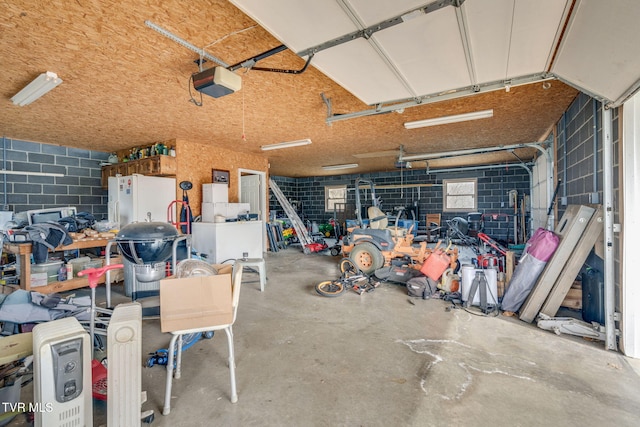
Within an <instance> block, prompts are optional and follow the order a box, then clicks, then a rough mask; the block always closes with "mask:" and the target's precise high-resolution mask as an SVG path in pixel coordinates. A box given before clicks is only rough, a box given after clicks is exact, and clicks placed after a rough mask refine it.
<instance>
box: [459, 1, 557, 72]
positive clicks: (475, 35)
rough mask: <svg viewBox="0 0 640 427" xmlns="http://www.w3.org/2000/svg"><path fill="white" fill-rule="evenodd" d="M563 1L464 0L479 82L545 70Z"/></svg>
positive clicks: (464, 9) (464, 10) (464, 11)
mask: <svg viewBox="0 0 640 427" xmlns="http://www.w3.org/2000/svg"><path fill="white" fill-rule="evenodd" d="M565 7H566V1H558V0H541V1H537V2H523V1H514V0H485V1H482V2H479V1H472V0H469V1H466V2H465V3H464V4H463V6H462V10H463V13H464V16H465V19H466V22H467V27H468V34H469V39H470V44H471V52H472V55H473V63H474V64H475V70H476V77H477V79H478V81H480V82H489V81H496V80H501V79H505V78H512V77H518V76H523V75H529V74H534V73H539V72H541V71H542V70H544V69H545V66H546V63H547V60H548V59H549V56H550V54H551V52H552V49H553V43H554V39H555V35H556V32H557V31H558V27H559V25H560V22H561V21H562V17H563V13H564V10H565Z"/></svg>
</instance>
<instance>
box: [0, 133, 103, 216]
mask: <svg viewBox="0 0 640 427" xmlns="http://www.w3.org/2000/svg"><path fill="white" fill-rule="evenodd" d="M0 148H2V161H3V167H2V169H5V170H8V171H14V172H39V173H59V174H62V175H63V176H62V177H52V176H38V175H27V174H24V175H23V174H3V175H2V176H0V180H2V184H0V190H2V194H0V204H2V205H8V209H9V210H12V211H13V212H15V213H18V212H24V211H26V210H30V209H43V208H52V207H60V206H75V207H76V208H77V210H78V212H90V213H92V214H93V215H94V216H95V217H96V219H98V220H100V219H106V216H107V197H108V196H107V191H106V190H103V189H102V186H101V166H100V163H102V162H106V160H107V157H108V156H109V153H103V152H100V151H93V150H83V149H77V148H67V147H62V146H57V145H50V144H41V143H37V142H29V141H21V140H17V139H9V138H2V139H0Z"/></svg>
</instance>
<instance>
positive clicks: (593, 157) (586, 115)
mask: <svg viewBox="0 0 640 427" xmlns="http://www.w3.org/2000/svg"><path fill="white" fill-rule="evenodd" d="M611 119H612V125H611V138H612V142H613V156H612V157H613V164H612V165H611V166H612V167H613V192H614V200H613V211H614V222H616V223H620V214H619V213H620V200H619V197H616V196H615V195H616V194H619V190H620V184H619V179H618V177H619V166H620V155H619V153H620V135H619V121H620V119H621V117H620V109H618V108H615V109H613V110H612V111H611ZM556 131H557V135H558V137H557V147H556V159H557V162H556V163H557V174H558V178H559V179H562V184H561V185H560V189H559V191H558V199H557V200H556V206H557V208H558V215H557V216H556V218H557V219H558V220H559V219H560V218H561V217H562V215H563V214H564V211H565V210H566V205H572V204H592V203H594V204H602V203H603V191H602V189H603V162H602V149H603V136H602V103H600V102H597V101H595V100H594V99H592V98H591V97H589V96H587V95H585V94H580V95H578V96H577V97H576V99H575V101H574V102H573V103H572V104H571V106H570V107H569V108H568V109H567V111H566V112H565V113H564V115H563V116H562V118H561V120H560V121H559V122H558V124H557V125H556ZM596 195H597V196H596ZM563 197H564V198H565V199H564V200H563V199H562V198H563ZM565 200H566V205H565V204H564V203H563V202H565ZM614 246H615V249H614V252H615V253H616V260H615V262H616V268H615V283H616V310H619V309H620V304H619V301H620V285H619V284H620V274H619V272H620V268H619V267H620V257H619V254H620V250H619V249H620V241H619V235H617V234H616V235H615V236H614ZM586 267H592V268H595V269H597V270H599V271H601V272H602V271H604V261H603V260H602V259H601V258H600V257H598V256H597V255H596V254H595V252H594V251H592V252H591V254H590V255H589V257H588V258H587V261H586V263H585V266H584V267H583V271H584V269H585V268H586Z"/></svg>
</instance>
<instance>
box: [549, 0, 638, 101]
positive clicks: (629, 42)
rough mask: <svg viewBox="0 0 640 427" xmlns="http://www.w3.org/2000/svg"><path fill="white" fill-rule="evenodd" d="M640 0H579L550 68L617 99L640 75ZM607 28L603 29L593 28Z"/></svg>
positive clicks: (602, 94)
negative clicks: (612, 3) (612, 4)
mask: <svg viewBox="0 0 640 427" xmlns="http://www.w3.org/2000/svg"><path fill="white" fill-rule="evenodd" d="M638 25H640V2H639V1H637V0H616V7H611V5H610V4H609V2H604V1H600V0H582V1H580V2H579V4H578V9H577V10H576V11H574V19H572V21H571V23H570V26H569V28H568V30H567V34H566V35H565V38H564V42H563V43H562V46H561V48H560V51H559V54H558V58H557V59H556V61H555V63H554V66H553V69H552V72H553V73H555V74H557V75H558V76H560V77H562V78H564V79H566V80H568V81H569V82H571V83H573V84H575V85H576V86H579V87H581V88H584V89H586V90H587V91H590V92H591V93H594V94H596V95H600V96H603V97H605V98H607V99H609V100H612V101H615V100H617V99H618V98H619V97H620V96H621V95H622V94H623V93H624V92H625V91H626V90H627V89H628V88H629V87H631V86H632V85H633V84H634V83H635V82H636V81H637V80H638V78H639V77H640V43H638V36H637V34H638ZM602 28H606V31H597V30H596V29H602Z"/></svg>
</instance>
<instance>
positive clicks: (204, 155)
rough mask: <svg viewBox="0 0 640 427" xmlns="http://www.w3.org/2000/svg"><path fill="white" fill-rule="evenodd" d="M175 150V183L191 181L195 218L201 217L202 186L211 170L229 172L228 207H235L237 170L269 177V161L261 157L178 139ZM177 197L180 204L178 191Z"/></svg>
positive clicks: (237, 186)
mask: <svg viewBox="0 0 640 427" xmlns="http://www.w3.org/2000/svg"><path fill="white" fill-rule="evenodd" d="M175 146H176V160H177V172H176V182H178V183H179V182H181V181H191V183H192V184H193V189H192V190H189V205H190V207H191V210H192V212H193V215H194V216H197V215H200V213H201V206H202V184H210V183H211V171H212V169H218V170H227V171H229V202H230V203H238V190H239V182H238V169H250V170H255V171H259V172H265V173H267V174H268V167H269V163H268V160H267V159H266V158H264V157H262V156H261V155H257V154H248V153H240V152H236V151H231V150H226V149H223V148H218V147H216V145H215V142H211V143H210V144H205V143H200V142H193V141H187V140H180V139H178V140H176V144H175ZM266 191H269V190H268V189H267V190H266ZM176 197H177V200H182V193H181V190H178V193H177V194H176ZM267 197H268V196H267Z"/></svg>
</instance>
